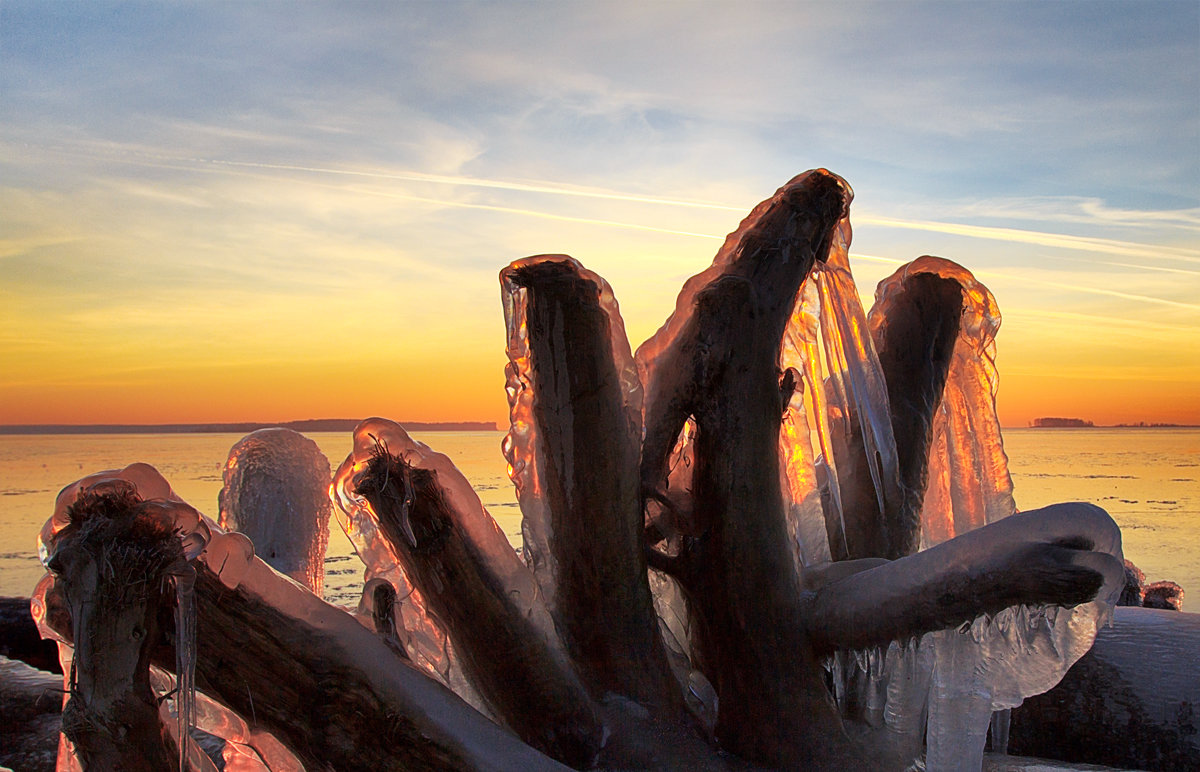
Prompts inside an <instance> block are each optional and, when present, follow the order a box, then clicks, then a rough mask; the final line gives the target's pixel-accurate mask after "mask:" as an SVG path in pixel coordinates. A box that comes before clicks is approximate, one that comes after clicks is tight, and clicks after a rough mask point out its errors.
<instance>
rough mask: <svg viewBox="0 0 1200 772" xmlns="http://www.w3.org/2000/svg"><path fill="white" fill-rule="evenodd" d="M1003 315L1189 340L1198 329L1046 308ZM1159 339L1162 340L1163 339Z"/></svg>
mask: <svg viewBox="0 0 1200 772" xmlns="http://www.w3.org/2000/svg"><path fill="white" fill-rule="evenodd" d="M1003 313H1004V318H1006V319H1007V318H1010V317H1027V316H1039V317H1043V318H1046V319H1057V320H1062V321H1068V322H1079V323H1080V324H1087V325H1091V326H1093V327H1095V326H1096V325H1103V326H1104V327H1105V329H1114V328H1120V327H1128V328H1133V329H1131V330H1127V331H1126V332H1129V333H1134V332H1135V331H1136V332H1145V333H1154V334H1155V335H1158V336H1161V335H1163V334H1164V333H1168V334H1170V333H1175V334H1180V335H1187V336H1188V338H1189V339H1192V338H1194V337H1195V335H1196V328H1194V327H1183V326H1180V325H1177V324H1164V323H1162V322H1148V321H1145V320H1143V319H1129V318H1125V317H1120V316H1101V315H1100V314H1081V313H1078V312H1076V311H1052V310H1049V309H1044V308H1025V307H1020V306H1018V307H1014V308H1008V309H1004V310H1003ZM1159 339H1161V337H1160V338H1159Z"/></svg>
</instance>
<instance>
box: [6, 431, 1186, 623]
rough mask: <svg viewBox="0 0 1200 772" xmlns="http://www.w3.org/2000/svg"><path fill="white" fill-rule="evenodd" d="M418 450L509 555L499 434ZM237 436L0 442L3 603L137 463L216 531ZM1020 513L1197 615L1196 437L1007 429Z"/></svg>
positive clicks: (348, 555) (354, 583) (344, 588)
mask: <svg viewBox="0 0 1200 772" xmlns="http://www.w3.org/2000/svg"><path fill="white" fill-rule="evenodd" d="M309 436H311V437H312V439H313V440H315V441H316V443H317V444H318V445H319V446H320V447H321V450H322V451H323V452H324V453H325V455H326V457H328V459H329V463H330V465H331V466H332V467H333V468H335V469H336V468H337V466H338V464H340V463H341V461H342V460H343V459H344V458H345V457H346V455H347V454H348V453H349V452H350V447H351V437H350V434H349V433H345V434H341V433H331V434H326V433H314V434H311V435H309ZM413 436H414V437H415V438H417V439H419V440H421V441H422V442H424V443H426V444H428V445H430V446H432V447H433V448H434V449H435V450H437V451H439V452H441V453H445V454H446V455H448V456H450V458H451V459H452V460H453V461H454V463H455V464H456V465H457V466H458V467H459V469H461V470H462V472H463V474H465V475H466V477H467V479H469V480H470V481H471V482H472V483H473V484H474V486H475V490H476V491H477V492H478V494H479V497H480V499H481V500H482V501H483V504H484V506H486V507H487V508H488V510H489V511H490V512H491V514H492V516H493V517H495V518H496V520H497V522H499V523H500V527H501V528H502V529H503V530H504V533H505V534H506V535H507V536H508V537H509V540H510V541H512V542H513V543H514V544H520V539H521V537H520V527H521V516H520V511H519V510H518V509H517V505H516V497H515V495H514V493H513V489H512V485H511V483H509V481H508V477H507V475H506V474H505V461H504V458H503V456H502V455H501V452H500V440H501V439H502V438H503V436H504V435H503V433H502V432H421V433H415V434H414V435H413ZM239 439H241V435H237V434H125V435H118V434H108V435H44V436H0V595H28V594H29V593H30V591H31V590H32V589H33V586H34V584H36V583H37V580H38V579H39V578H40V577H41V575H42V568H41V564H40V563H38V561H37V553H36V547H35V538H36V535H37V532H38V529H40V528H41V526H42V523H43V522H45V520H46V518H47V517H48V516H49V515H50V513H51V511H52V509H53V506H54V497H55V496H56V495H57V493H58V491H59V490H60V489H61V488H62V487H63V486H65V485H67V484H68V483H71V482H74V481H75V480H77V479H79V478H80V477H83V476H84V475H87V474H91V473H92V472H96V471H100V470H103V469H113V468H120V467H123V466H126V465H127V464H130V463H133V462H135V461H144V462H146V463H149V464H152V465H154V466H156V467H157V468H158V469H159V471H161V472H162V473H163V475H164V476H165V477H166V478H167V479H168V480H169V481H170V482H171V485H172V486H173V487H174V488H175V491H176V492H177V493H178V494H179V495H180V496H182V497H183V498H184V499H185V500H186V501H188V502H189V503H190V504H192V505H193V506H195V507H196V508H198V509H200V510H201V511H202V512H204V513H205V514H207V515H209V516H210V517H213V518H214V519H216V516H217V514H218V511H217V494H218V492H219V491H220V490H221V468H222V465H223V464H224V462H225V458H226V456H227V455H228V453H229V449H230V447H232V446H233V444H234V443H236V442H237V441H238V440H239ZM1004 445H1005V449H1006V451H1007V453H1008V457H1009V464H1010V469H1011V471H1012V476H1013V482H1014V484H1015V486H1016V499H1017V505H1018V506H1019V507H1020V508H1021V509H1034V508H1036V507H1040V506H1043V505H1045V504H1051V503H1054V502H1057V501H1092V502H1095V503H1097V504H1099V505H1100V506H1102V507H1104V508H1105V509H1106V510H1108V511H1109V513H1110V514H1112V516H1113V517H1114V518H1115V519H1116V521H1117V522H1118V523H1119V524H1120V526H1121V530H1122V533H1123V534H1124V540H1125V555H1126V557H1128V558H1130V559H1131V560H1133V561H1134V562H1135V563H1137V564H1138V565H1139V566H1140V567H1141V568H1142V570H1143V571H1145V572H1146V576H1147V579H1148V580H1150V581H1156V580H1160V579H1169V580H1172V581H1175V582H1178V583H1179V584H1181V585H1183V587H1184V589H1185V590H1186V591H1187V592H1188V597H1187V598H1186V599H1185V605H1184V609H1185V610H1187V611H1200V429H1007V430H1005V431H1004ZM361 581H362V564H361V563H360V562H359V561H358V559H357V557H355V555H354V552H353V549H352V547H351V545H350V542H349V541H348V540H347V539H346V537H345V535H344V534H343V533H342V532H341V530H340V528H338V526H337V524H336V522H335V523H332V524H331V528H330V541H329V553H328V557H327V558H326V579H325V595H326V598H328V599H329V600H331V601H333V602H335V603H343V604H347V605H355V604H356V603H357V602H358V596H359V592H360V590H359V588H360V586H361Z"/></svg>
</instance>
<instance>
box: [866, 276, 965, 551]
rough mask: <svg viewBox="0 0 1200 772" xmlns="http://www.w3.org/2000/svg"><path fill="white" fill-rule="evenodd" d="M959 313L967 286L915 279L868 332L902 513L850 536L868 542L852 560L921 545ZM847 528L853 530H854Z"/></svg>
mask: <svg viewBox="0 0 1200 772" xmlns="http://www.w3.org/2000/svg"><path fill="white" fill-rule="evenodd" d="M962 310H963V298H962V287H961V286H960V285H959V283H958V282H957V281H954V280H953V279H945V278H942V277H940V276H937V275H934V274H930V273H922V274H917V275H916V276H911V277H909V279H908V280H907V281H906V282H905V283H904V285H903V286H902V287H901V289H900V291H899V293H897V295H896V296H895V297H894V298H892V304H891V306H890V307H889V309H888V315H887V319H886V320H885V321H884V323H883V324H881V325H878V326H876V327H873V328H872V330H871V339H872V342H873V343H874V345H875V352H876V353H877V354H878V355H879V364H880V366H881V367H882V369H883V376H884V380H885V382H886V383H887V393H888V407H889V408H890V410H891V414H892V434H893V435H894V436H895V438H896V458H897V462H898V466H899V471H900V494H901V501H900V506H899V509H898V511H897V512H895V513H889V515H890V516H889V517H887V518H885V520H884V522H882V523H880V527H877V528H874V529H867V528H854V529H853V530H854V532H855V533H856V534H860V535H861V537H862V539H861V540H862V542H864V543H863V545H862V547H860V548H857V549H852V555H851V557H855V558H861V557H884V558H889V559H893V560H894V559H896V558H899V557H904V556H905V555H911V554H913V553H914V552H916V551H917V550H918V549H919V548H920V546H921V503H922V500H923V498H924V495H925V483H926V475H927V471H928V465H929V446H930V444H931V443H932V442H933V417H934V413H936V411H937V409H938V406H939V405H940V404H941V401H942V389H943V388H944V387H945V385H946V376H947V374H948V373H949V371H950V359H951V357H952V355H953V354H954V343H955V340H956V339H957V338H958V329H959V322H960V320H961V319H962ZM867 479H869V477H868V478H867ZM846 528H847V531H848V532H849V531H851V530H852V528H851V525H850V524H849V523H847V526H846Z"/></svg>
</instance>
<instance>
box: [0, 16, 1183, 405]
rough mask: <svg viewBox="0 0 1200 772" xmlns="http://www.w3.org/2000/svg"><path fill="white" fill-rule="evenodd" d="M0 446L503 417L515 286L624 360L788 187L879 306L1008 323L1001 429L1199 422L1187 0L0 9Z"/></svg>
mask: <svg viewBox="0 0 1200 772" xmlns="http://www.w3.org/2000/svg"><path fill="white" fill-rule="evenodd" d="M0 95H2V96H0V424H33V423H81V424H94V423H167V422H215V421H285V420H293V419H303V418H318V417H340V418H358V417H365V416H368V415H381V416H386V417H389V418H393V419H396V420H398V421H405V420H415V421H455V420H485V421H493V420H494V421H496V422H497V424H498V425H500V426H502V427H503V426H505V425H506V424H507V421H508V406H507V402H506V400H505V394H504V365H505V363H506V361H507V358H506V356H505V352H504V345H505V330H504V321H503V313H502V309H501V304H500V287H499V282H498V280H497V276H498V273H499V271H500V269H501V268H503V267H504V266H506V265H508V264H509V263H510V262H511V261H513V260H515V259H518V258H521V257H524V256H526V255H531V254H539V253H565V254H570V255H572V256H573V257H575V258H577V259H578V260H579V261H580V262H581V263H583V265H585V266H586V267H587V268H589V269H591V270H592V271H595V272H596V273H598V274H599V275H601V276H603V277H604V278H605V279H607V280H608V281H609V283H611V285H612V287H613V289H614V292H615V294H616V297H617V299H618V301H619V302H620V305H621V313H622V315H623V316H624V319H625V324H626V328H627V330H628V333H629V337H630V340H631V343H632V344H633V346H634V347H635V348H636V346H637V344H639V343H640V342H641V341H642V340H644V339H645V338H647V337H649V336H650V335H652V334H653V332H654V331H655V330H656V329H657V327H658V326H659V325H660V324H661V323H662V322H663V320H665V319H666V317H667V316H668V315H669V314H670V312H671V310H672V309H673V307H674V303H675V297H676V294H677V293H678V290H679V287H680V285H681V284H682V282H683V280H684V279H686V278H687V277H688V276H690V275H692V274H694V273H697V272H699V271H701V270H703V269H704V268H705V267H707V266H708V264H709V263H710V262H711V260H712V257H713V254H714V253H715V252H716V250H717V248H718V247H719V246H720V243H721V239H723V238H724V236H725V234H726V233H728V232H730V231H732V230H733V229H734V228H736V226H737V224H738V222H739V220H740V219H741V218H742V217H743V216H745V214H746V213H748V212H749V210H750V209H751V207H753V206H754V205H755V204H756V203H758V202H759V201H760V200H762V199H764V198H767V197H769V196H770V195H771V194H772V193H773V192H774V191H775V189H776V188H777V187H779V186H780V185H781V184H783V183H784V182H786V181H787V180H788V179H790V178H791V177H792V176H794V175H795V174H797V173H799V172H801V171H804V170H806V169H809V168H815V167H827V168H829V169H830V170H832V171H834V172H836V173H837V174H839V175H840V176H842V177H844V178H845V179H846V180H847V181H848V182H849V183H850V184H851V185H852V186H853V187H854V189H855V194H856V197H855V202H854V205H853V207H852V209H851V222H852V223H853V226H854V240H853V242H852V244H851V247H850V255H851V266H852V268H853V270H854V273H855V278H856V280H857V283H858V287H859V291H860V294H861V295H862V296H863V299H864V305H865V306H866V307H868V308H869V307H870V304H871V295H872V293H873V291H874V287H875V284H876V283H877V282H878V281H879V280H881V279H882V278H884V277H886V276H887V275H889V274H891V273H892V272H893V271H894V270H895V268H896V267H897V266H898V265H899V264H901V263H903V262H907V261H909V260H912V259H914V258H916V257H917V256H919V255H922V254H935V255H940V256H943V257H947V258H949V259H952V260H954V261H956V262H959V263H961V264H963V265H964V266H966V267H967V268H968V269H970V270H971V271H972V272H973V273H974V274H975V276H976V277H977V278H978V279H979V280H980V281H982V282H983V283H985V284H986V285H987V286H988V287H989V288H990V289H991V291H992V292H993V293H994V295H995V297H996V300H997V301H998V303H999V306H1000V310H1001V312H1002V314H1003V316H1004V323H1003V325H1002V327H1001V329H1000V332H999V336H998V338H997V347H998V358H997V362H998V366H999V371H1000V397H999V399H1000V412H1001V420H1002V422H1003V423H1004V424H1005V425H1009V426H1022V425H1025V424H1027V423H1028V422H1029V421H1030V420H1031V419H1033V418H1035V417H1039V416H1071V417H1079V418H1084V419H1087V420H1091V421H1094V422H1095V423H1097V424H1112V423H1130V422H1138V421H1147V422H1170V423H1188V424H1200V150H1198V148H1200V6H1197V4H1196V3H1195V2H1190V1H1186V0H1185V1H1183V2H1145V3H1142V2H1138V3H1132V2H1131V3H1125V2H1108V3H1088V4H1076V3H1024V2H1015V3H1013V2H1005V3H999V2H996V3H991V2H980V3H964V4H945V3H906V2H887V3H881V4H864V3H849V4H844V3H839V4H834V3H829V4H824V3H803V4H797V3H774V2H761V3H750V4H746V3H732V2H729V3H715V2H701V3H697V4H687V5H684V4H682V3H650V4H646V3H634V2H630V3H624V2H603V3H586V4H585V3H540V2H494V3H458V2H449V3H399V4H396V3H379V4H351V5H350V6H349V7H344V6H342V5H332V4H331V5H322V4H316V3H312V4H308V3H304V4H297V5H288V6H283V5H280V4H272V3H266V4H250V3H246V4H234V3H219V4H174V3H172V4H166V3H163V4H147V5H135V6H129V5H115V4H108V3H104V2H101V3H90V4H76V3H43V2H5V3H3V4H0Z"/></svg>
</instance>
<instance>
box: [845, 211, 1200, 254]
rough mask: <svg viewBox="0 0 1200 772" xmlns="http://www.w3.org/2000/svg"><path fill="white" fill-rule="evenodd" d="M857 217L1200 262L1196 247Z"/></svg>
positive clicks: (920, 228)
mask: <svg viewBox="0 0 1200 772" xmlns="http://www.w3.org/2000/svg"><path fill="white" fill-rule="evenodd" d="M854 219H855V222H856V223H857V224H859V225H881V226H884V227H888V228H905V229H908V230H918V231H929V232H933V233H949V234H952V235H955V236H970V237H973V238H979V239H991V240H993V241H1015V242H1020V243H1025V244H1037V245H1039V246H1044V247H1062V248H1064V249H1079V250H1085V251H1088V252H1106V253H1108V254H1114V255H1129V256H1134V257H1158V258H1167V259H1170V260H1183V261H1186V262H1189V263H1200V256H1197V252H1196V251H1195V250H1191V249H1180V248H1177V247H1159V246H1150V245H1147V244H1138V243H1136V242H1131V241H1116V240H1114V239H1100V238H1094V237H1092V236H1067V235H1064V234H1061V233H1045V232H1042V231H1027V230H1020V229H1018V228H997V227H994V226H991V225H962V224H960V223H950V222H936V221H932V220H897V219H895V218H892V217H875V216H871V215H866V216H861V215H860V216H858V217H856V218H854Z"/></svg>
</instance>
